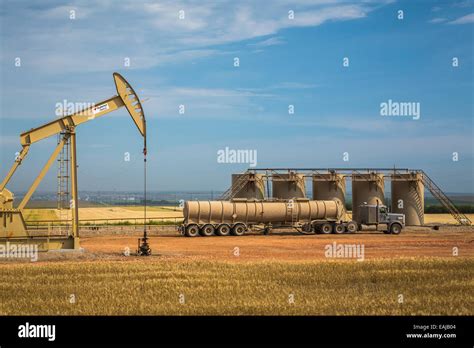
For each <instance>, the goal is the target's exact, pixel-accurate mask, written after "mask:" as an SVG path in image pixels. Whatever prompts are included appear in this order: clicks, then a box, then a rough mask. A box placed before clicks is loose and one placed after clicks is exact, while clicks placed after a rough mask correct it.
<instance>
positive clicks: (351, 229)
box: [346, 221, 359, 233]
mask: <svg viewBox="0 0 474 348" xmlns="http://www.w3.org/2000/svg"><path fill="white" fill-rule="evenodd" d="M346 229H347V233H356V232H357V230H358V229H359V226H357V222H355V221H349V222H348V223H347V225H346Z"/></svg>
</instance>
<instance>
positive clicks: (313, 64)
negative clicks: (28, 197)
mask: <svg viewBox="0 0 474 348" xmlns="http://www.w3.org/2000/svg"><path fill="white" fill-rule="evenodd" d="M71 10H73V11H75V12H74V13H75V19H70V15H71V12H70V11H71ZM180 10H183V11H184V17H185V18H184V19H179V11H180ZM290 10H292V11H294V19H290V18H288V11H290ZM399 10H402V11H403V17H404V18H403V20H400V19H398V18H397V16H398V14H399V13H398V11H399ZM0 17H1V56H0V59H1V72H0V73H1V80H0V87H1V91H0V92H1V93H0V94H1V99H0V102H1V114H0V132H1V133H0V134H1V140H0V146H1V151H0V156H1V167H0V175H1V176H2V177H3V176H4V175H5V174H6V172H7V170H8V168H9V166H10V165H11V162H12V160H13V158H14V155H15V152H16V151H19V150H20V144H19V134H20V133H21V132H22V131H25V130H27V129H29V128H32V127H35V126H39V125H41V124H43V123H45V122H48V121H50V120H52V119H54V118H55V114H54V113H55V106H56V103H58V102H62V101H63V100H64V99H66V100H68V101H70V102H91V103H92V102H99V101H100V100H103V99H106V98H108V97H111V96H112V95H114V94H115V88H114V84H113V79H112V73H113V72H114V71H118V72H120V73H122V74H123V75H124V76H125V77H126V78H127V79H128V80H129V82H130V83H131V84H132V86H134V88H135V90H136V91H137V93H138V94H139V96H140V97H141V98H142V99H146V101H145V102H144V103H143V107H144V109H145V113H146V117H147V121H148V122H147V125H148V144H149V162H148V163H149V180H148V184H149V187H150V189H153V190H221V189H225V188H226V187H227V186H228V185H229V183H230V174H231V173H233V172H240V171H243V170H245V169H246V168H247V167H248V164H245V163H241V164H231V163H226V164H222V163H218V162H217V151H218V150H220V149H224V148H225V147H229V148H231V149H252V150H257V154H258V165H257V166H258V167H295V166H298V167H387V166H388V167H393V166H394V165H395V166H397V167H410V168H420V169H423V170H425V171H426V172H427V173H428V174H430V176H431V177H432V178H433V179H434V180H435V181H436V182H437V183H438V184H440V186H441V187H442V188H443V189H445V190H446V191H454V192H474V184H473V173H474V167H473V163H474V162H473V149H474V146H473V140H472V139H473V111H474V110H473V97H474V95H473V91H474V89H473V77H474V70H473V53H474V51H473V50H474V46H473V45H474V44H473V34H474V32H473V23H474V2H473V1H337V0H334V1H331V0H323V1H307V0H299V1H283V0H277V1H273V2H272V5H271V6H270V5H269V3H268V2H266V1H159V2H156V1H71V2H59V1H41V2H38V3H36V4H34V3H33V4H30V3H28V2H22V1H6V0H2V2H1V8H0ZM17 57H19V58H21V66H20V67H15V58H17ZM127 57H128V58H130V67H125V66H124V59H125V58H127ZM236 57H238V58H239V60H240V66H239V67H235V66H234V58H236ZM344 57H347V58H349V66H348V67H344V66H343V58H344ZM454 57H456V58H458V61H459V65H458V66H457V67H453V65H452V60H453V58H454ZM389 99H390V100H393V101H399V102H415V103H420V109H421V117H420V119H418V120H413V119H412V118H410V117H382V116H381V115H380V104H381V103H383V102H387V101H388V100H389ZM181 104H182V105H184V106H185V113H184V114H179V112H178V110H179V105H181ZM290 104H291V105H294V109H295V113H294V114H291V115H290V114H288V105H290ZM141 142H142V140H141V139H140V136H139V134H138V132H137V130H136V128H135V126H134V125H133V123H132V120H131V119H130V117H129V116H128V114H127V113H126V111H125V110H122V111H119V112H116V113H111V114H109V115H107V116H105V117H103V118H101V119H98V120H94V121H91V122H89V123H88V124H84V125H81V126H80V128H78V151H79V152H78V163H79V187H80V189H82V190H117V191H120V190H140V189H141V187H142V179H141V178H142V158H141ZM54 143H55V138H53V139H50V140H46V141H43V142H41V143H37V144H35V145H33V146H32V149H31V151H30V154H29V156H28V158H27V159H26V160H25V162H24V163H23V164H22V166H21V168H20V169H19V170H18V172H17V174H16V175H15V177H14V179H13V180H12V181H11V184H10V185H9V188H11V189H12V190H13V191H19V190H20V191H22V190H24V189H25V187H26V186H29V184H30V183H31V182H32V180H33V178H34V176H35V175H36V173H37V172H38V171H39V170H40V168H41V166H42V165H43V164H44V162H45V161H46V159H47V157H48V156H49V154H50V153H51V152H52V151H53V148H54ZM125 152H129V153H130V154H131V161H130V162H125V161H124V153H125ZM344 152H348V153H349V161H347V162H346V161H343V154H344ZM453 152H457V153H458V154H459V160H458V161H457V162H455V161H453V160H452V156H453V155H452V154H453ZM55 188H56V186H55V171H54V170H52V172H51V173H50V174H49V175H48V176H47V178H45V180H44V182H43V183H42V185H41V186H40V189H41V190H55Z"/></svg>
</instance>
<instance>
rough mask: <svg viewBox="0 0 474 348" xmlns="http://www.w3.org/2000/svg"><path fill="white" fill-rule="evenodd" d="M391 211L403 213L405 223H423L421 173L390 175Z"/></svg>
mask: <svg viewBox="0 0 474 348" xmlns="http://www.w3.org/2000/svg"><path fill="white" fill-rule="evenodd" d="M391 179H392V183H391V188H392V212H394V213H402V214H405V224H406V225H408V226H421V225H423V224H424V219H425V213H424V205H425V187H424V185H423V174H422V173H416V172H412V173H396V174H393V175H392V177H391Z"/></svg>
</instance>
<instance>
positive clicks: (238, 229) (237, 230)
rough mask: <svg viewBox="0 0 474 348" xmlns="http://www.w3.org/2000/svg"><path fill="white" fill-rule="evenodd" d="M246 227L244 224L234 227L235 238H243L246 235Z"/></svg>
mask: <svg viewBox="0 0 474 348" xmlns="http://www.w3.org/2000/svg"><path fill="white" fill-rule="evenodd" d="M245 230H246V228H245V225H244V224H241V223H239V224H235V225H234V227H233V228H232V234H233V235H234V236H242V235H243V234H244V233H245Z"/></svg>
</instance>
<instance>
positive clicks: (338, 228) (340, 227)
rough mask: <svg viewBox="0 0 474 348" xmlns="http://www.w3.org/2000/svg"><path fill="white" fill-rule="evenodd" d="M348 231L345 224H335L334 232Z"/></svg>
mask: <svg viewBox="0 0 474 348" xmlns="http://www.w3.org/2000/svg"><path fill="white" fill-rule="evenodd" d="M344 232H346V228H345V227H344V225H343V224H335V225H334V233H335V234H341V233H344Z"/></svg>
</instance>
